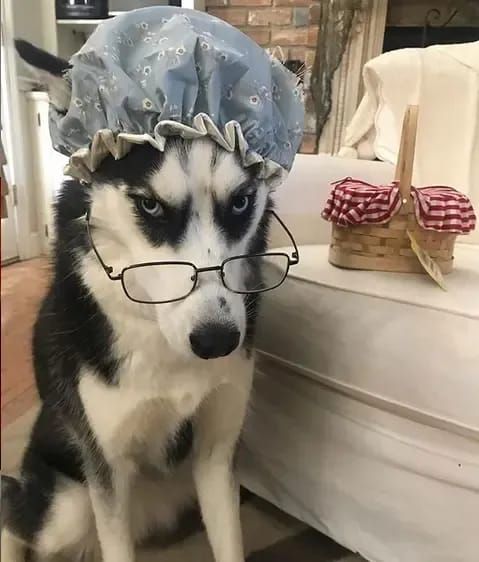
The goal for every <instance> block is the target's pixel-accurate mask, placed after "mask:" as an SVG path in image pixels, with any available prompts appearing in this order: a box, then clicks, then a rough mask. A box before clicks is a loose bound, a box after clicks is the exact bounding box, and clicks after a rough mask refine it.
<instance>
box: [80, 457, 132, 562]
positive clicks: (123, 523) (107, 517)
mask: <svg viewBox="0 0 479 562" xmlns="http://www.w3.org/2000/svg"><path fill="white" fill-rule="evenodd" d="M101 470H102V472H101V474H99V473H98V472H96V473H95V474H91V476H90V477H89V478H88V487H89V492H90V498H91V503H92V507H93V512H94V514H95V522H96V529H97V534H98V540H99V543H100V548H101V553H102V560H103V562H134V560H135V549H134V541H133V538H132V534H131V527H130V518H129V512H130V510H129V501H130V484H131V476H130V474H131V473H130V470H129V469H128V467H125V466H121V467H120V466H119V467H115V468H113V469H110V468H102V469H101Z"/></svg>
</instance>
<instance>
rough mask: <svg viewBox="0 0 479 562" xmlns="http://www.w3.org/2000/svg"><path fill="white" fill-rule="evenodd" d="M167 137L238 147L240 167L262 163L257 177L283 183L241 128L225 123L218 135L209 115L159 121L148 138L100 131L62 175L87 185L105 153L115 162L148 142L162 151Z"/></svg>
mask: <svg viewBox="0 0 479 562" xmlns="http://www.w3.org/2000/svg"><path fill="white" fill-rule="evenodd" d="M170 136H180V137H182V138H184V139H199V138H202V137H206V136H208V137H210V138H212V139H213V140H214V141H215V142H217V143H218V144H219V145H220V146H221V147H222V148H224V149H225V150H227V151H228V152H234V151H235V150H236V148H238V151H239V154H240V156H241V160H242V163H243V166H244V167H246V168H247V167H249V166H252V165H254V164H258V163H260V164H262V166H261V172H260V177H261V178H262V179H265V180H268V184H269V185H270V186H271V187H276V186H278V185H279V184H281V183H283V182H284V180H285V179H286V177H287V175H288V171H287V170H286V169H285V168H283V167H282V166H280V165H279V164H278V163H277V162H274V161H273V160H271V159H269V158H263V157H262V156H261V155H260V154H258V153H257V152H255V151H253V150H249V147H248V143H247V142H246V140H245V138H244V136H243V132H242V130H241V126H240V124H239V123H238V122H237V121H229V122H228V123H226V125H225V127H224V132H223V133H221V131H220V130H219V129H218V127H217V126H216V125H215V124H214V123H213V121H212V120H211V118H210V117H209V115H206V114H205V113H199V114H198V115H196V117H194V119H193V122H192V126H188V125H184V124H183V123H179V122H177V121H169V120H165V121H159V122H158V123H157V124H156V126H155V128H154V130H153V134H152V135H151V134H139V133H114V132H113V131H112V130H110V129H101V130H99V131H97V132H96V133H95V136H94V137H93V140H92V142H91V145H90V146H89V147H84V148H80V149H78V150H76V151H75V152H74V153H73V154H72V155H71V156H70V161H69V163H68V164H67V165H66V166H65V169H64V173H65V174H66V175H69V176H71V177H73V178H77V179H79V180H83V181H86V182H90V181H91V178H92V173H93V172H95V171H96V170H97V169H98V167H99V165H100V164H101V162H102V161H103V160H104V159H105V158H106V157H107V156H108V155H109V154H111V155H112V156H113V157H114V158H115V160H119V159H120V158H123V157H124V156H125V155H126V154H127V153H128V152H129V151H130V150H131V147H132V145H134V144H145V143H150V144H151V145H152V146H154V147H155V148H157V149H158V150H160V151H161V152H163V151H164V148H165V143H166V139H167V137H170Z"/></svg>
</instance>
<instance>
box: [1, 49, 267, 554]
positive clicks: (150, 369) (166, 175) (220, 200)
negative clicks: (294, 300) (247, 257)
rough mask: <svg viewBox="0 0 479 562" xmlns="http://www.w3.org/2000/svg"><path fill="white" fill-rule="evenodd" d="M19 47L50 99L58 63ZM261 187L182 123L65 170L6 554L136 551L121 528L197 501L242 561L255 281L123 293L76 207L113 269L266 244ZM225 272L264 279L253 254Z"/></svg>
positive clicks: (163, 523) (8, 499)
mask: <svg viewBox="0 0 479 562" xmlns="http://www.w3.org/2000/svg"><path fill="white" fill-rule="evenodd" d="M17 48H18V50H19V52H20V54H21V55H22V57H23V58H24V59H25V60H26V61H27V62H29V63H30V64H33V65H35V66H36V67H37V68H40V70H41V71H42V72H43V75H44V76H47V77H48V83H49V87H50V90H51V91H52V92H53V96H52V103H54V104H55V105H56V106H57V108H58V109H60V110H61V109H62V107H63V106H64V105H65V103H66V92H68V85H67V84H66V83H65V81H64V80H63V78H62V76H61V74H62V72H63V71H64V69H65V68H66V67H67V63H65V62H63V61H59V59H56V58H54V57H52V56H51V55H48V54H46V53H43V52H40V51H38V50H34V48H33V47H32V46H29V45H28V44H26V43H19V44H17ZM270 191H271V190H270V187H269V186H268V185H267V183H266V182H265V181H264V180H260V179H258V177H257V173H256V170H254V169H245V168H244V167H242V165H241V163H240V161H239V159H238V157H237V155H236V154H231V153H227V152H225V151H224V150H222V149H221V148H220V147H218V146H217V145H216V144H215V143H213V142H211V141H209V140H195V141H184V140H181V139H178V138H176V139H171V140H169V141H168V143H167V145H166V148H165V151H164V153H161V152H159V151H157V150H156V149H154V148H152V147H151V146H149V145H146V144H145V145H138V146H135V147H134V148H133V149H132V150H131V152H130V153H129V154H128V155H127V156H125V157H124V158H123V159H121V160H119V161H115V160H114V159H113V158H111V157H110V158H107V159H106V160H105V161H104V162H103V163H102V165H101V167H100V169H99V170H98V171H97V172H96V173H95V174H94V175H93V180H92V182H91V184H89V185H83V184H81V183H80V182H78V181H68V182H66V183H65V184H64V186H63V188H62V191H61V193H60V195H59V198H58V202H57V205H56V247H55V251H54V263H53V268H54V271H53V273H54V275H53V280H52V283H51V287H50V290H49V293H48V296H47V297H46V298H45V300H44V302H43V305H42V307H41V311H40V314H39V316H38V320H37V323H36V326H35V332H34V345H33V351H34V362H35V373H36V380H37V385H38V389H39V393H40V396H41V401H42V402H41V412H40V414H39V417H38V419H37V421H36V423H35V426H34V429H33V432H32V435H31V439H30V443H29V445H28V448H27V450H26V453H25V456H24V459H23V464H22V468H21V475H20V478H19V479H18V480H16V479H11V478H8V479H4V482H3V494H2V495H3V500H4V501H3V509H4V514H3V515H4V517H3V519H4V528H3V532H2V541H1V544H2V561H5V562H23V561H25V560H27V559H32V560H40V561H44V560H45V561H46V560H51V559H53V558H54V557H56V556H57V555H62V556H64V557H65V559H66V560H72V561H76V560H83V559H86V558H88V556H89V555H90V553H94V552H96V551H98V550H101V554H102V557H103V560H104V562H133V561H134V558H135V555H134V547H135V544H137V543H138V542H139V541H142V540H143V539H145V538H146V537H148V535H150V534H151V533H153V532H156V531H157V530H158V529H160V530H171V529H174V528H175V525H176V524H177V521H178V518H179V516H180V514H181V513H182V512H183V511H184V510H186V509H187V508H188V507H190V506H191V505H193V504H194V503H195V502H196V501H198V504H199V506H200V510H201V514H202V517H203V521H204V523H205V526H206V530H207V533H208V537H209V540H210V543H211V547H212V550H213V553H214V558H215V560H216V562H242V561H243V560H244V555H243V547H242V538H241V529H240V520H239V500H238V490H237V486H236V485H235V483H234V477H233V473H232V460H233V454H234V450H235V445H236V442H237V439H238V436H239V433H240V430H241V427H242V424H243V419H244V416H245V410H246V406H247V402H248V397H249V394H250V388H251V381H252V374H253V357H252V353H251V345H252V337H253V332H254V323H255V317H256V311H257V296H255V297H252V296H244V295H239V294H233V293H231V292H229V291H227V290H226V289H225V288H224V287H223V285H222V283H221V281H220V279H219V278H218V273H217V272H209V273H203V274H201V276H200V281H199V285H198V287H197V288H196V290H195V291H194V292H193V293H192V294H191V295H190V296H189V297H188V298H186V299H185V300H183V301H180V302H175V303H170V304H161V305H151V304H137V303H134V302H132V301H130V300H128V299H127V298H126V296H125V294H124V293H123V291H122V288H121V284H120V283H119V282H113V281H111V280H109V279H108V277H107V276H106V274H105V272H104V271H103V269H102V268H101V266H100V264H99V262H98V260H97V259H96V257H95V256H94V254H93V252H92V249H91V247H90V244H89V242H88V239H87V234H86V223H85V218H84V217H85V213H86V212H87V210H90V213H91V222H92V235H93V237H94V239H95V243H96V246H97V248H98V250H99V252H100V254H101V255H102V257H103V259H104V261H105V262H106V263H107V264H109V265H111V266H113V268H114V271H115V272H119V271H121V269H122V268H123V267H125V266H127V265H130V264H133V263H141V262H150V261H161V260H187V261H191V262H193V263H195V264H196V265H197V266H198V267H205V266H210V265H217V264H220V263H221V262H222V260H224V259H225V258H227V257H230V256H234V255H239V254H244V253H247V252H253V253H256V252H262V251H264V250H265V247H266V237H267V232H268V220H269V219H268V215H269V213H266V212H265V210H266V209H267V208H268V207H269V206H270V205H271V201H270ZM244 207H245V209H243V208H244ZM153 209H155V213H154V214H152V213H151V211H152V210H153ZM157 210H159V211H158V212H159V215H158V216H154V215H156V211H157ZM236 275H237V276H238V280H239V282H241V280H242V279H243V278H244V277H245V276H253V277H256V278H257V282H258V283H259V282H260V272H259V271H251V270H250V271H245V270H244V269H238V270H237V271H236ZM32 282H34V280H32ZM173 282H174V280H173ZM232 334H233V335H232ZM192 335H196V336H198V337H197V338H196V340H193V339H192ZM198 341H199V343H198ZM218 342H219V343H218ZM233 347H234V348H235V349H234V350H233ZM226 354H227V355H226ZM198 355H199V356H201V357H210V358H211V360H209V361H206V360H205V359H203V358H200V357H199V356H198ZM223 355H224V356H223ZM85 557H86V558H85Z"/></svg>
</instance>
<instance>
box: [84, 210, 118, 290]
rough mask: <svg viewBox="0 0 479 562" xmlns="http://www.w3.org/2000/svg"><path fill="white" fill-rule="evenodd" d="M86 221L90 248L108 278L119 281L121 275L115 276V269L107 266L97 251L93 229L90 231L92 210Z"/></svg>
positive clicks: (88, 213) (87, 214)
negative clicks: (92, 233)
mask: <svg viewBox="0 0 479 562" xmlns="http://www.w3.org/2000/svg"><path fill="white" fill-rule="evenodd" d="M85 221H86V231H87V235H88V241H89V242H90V246H91V248H92V250H93V253H94V254H95V256H96V257H97V259H98V261H99V262H100V265H101V266H102V268H103V270H104V271H105V273H106V274H107V275H108V277H109V278H110V279H111V280H112V281H116V280H117V279H121V275H113V267H111V265H107V264H106V263H105V262H104V261H103V260H102V258H101V256H100V254H99V252H98V250H97V249H96V246H95V243H94V242H93V237H92V235H91V229H90V209H88V211H87V212H86V214H85Z"/></svg>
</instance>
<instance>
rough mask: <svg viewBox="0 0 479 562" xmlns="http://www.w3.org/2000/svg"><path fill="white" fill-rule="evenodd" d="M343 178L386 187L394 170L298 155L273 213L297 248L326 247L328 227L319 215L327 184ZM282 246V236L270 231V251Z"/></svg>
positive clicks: (366, 162) (381, 165)
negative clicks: (282, 221)
mask: <svg viewBox="0 0 479 562" xmlns="http://www.w3.org/2000/svg"><path fill="white" fill-rule="evenodd" d="M347 176H352V177H358V178H360V179H362V180H364V181H367V182H370V183H377V184H381V183H388V182H390V181H391V180H392V179H393V176H394V168H393V166H391V164H386V163H384V162H375V161H370V160H354V159H349V158H338V157H336V156H329V155H327V154H318V155H306V154H298V156H297V157H296V160H295V163H294V166H293V169H292V170H291V173H290V174H289V177H288V179H287V180H286V182H285V184H284V185H282V186H280V187H279V188H278V190H277V192H276V193H275V201H276V209H277V211H278V213H279V215H280V216H281V217H282V218H283V219H284V221H285V222H286V224H287V225H288V227H289V228H290V229H291V231H292V233H293V235H294V237H295V239H296V242H297V243H298V244H328V243H329V239H330V230H331V227H330V225H329V224H328V223H327V222H326V221H325V220H323V219H322V218H321V211H322V209H323V207H324V205H325V203H326V200H327V198H328V195H329V193H330V191H331V183H332V182H334V181H337V180H341V179H343V178H345V177H347ZM285 244H287V240H286V239H285V237H284V235H283V234H282V233H281V232H280V230H279V229H277V228H275V227H273V230H272V233H271V244H270V245H271V247H275V246H276V247H277V246H284V245H285Z"/></svg>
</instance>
